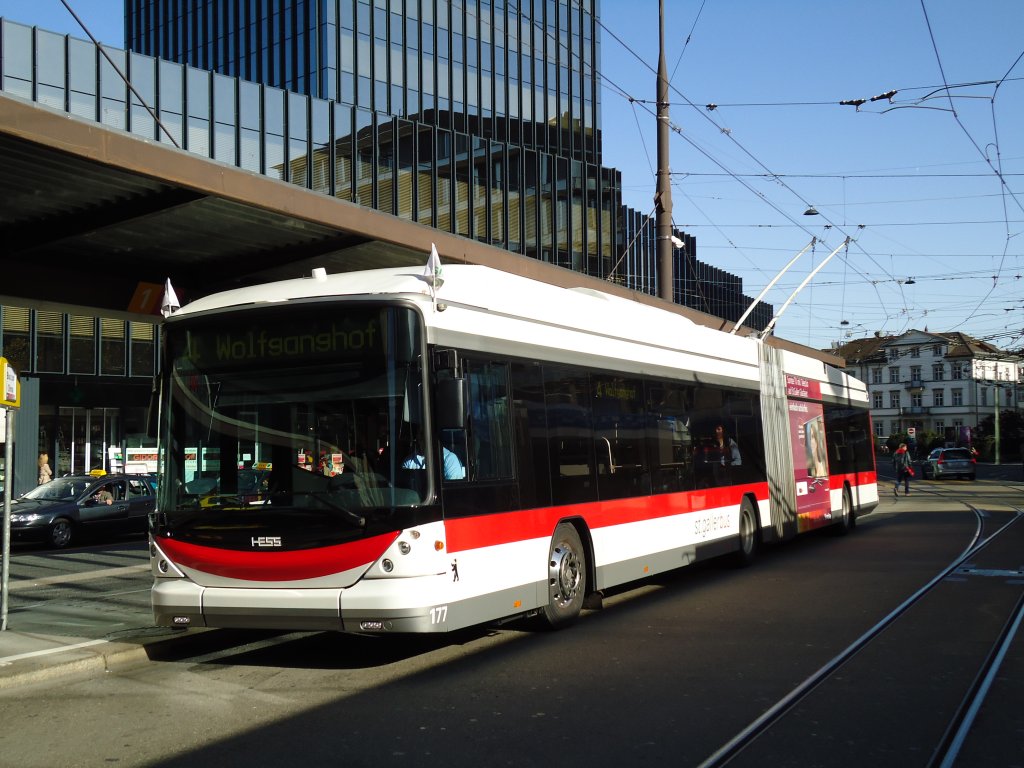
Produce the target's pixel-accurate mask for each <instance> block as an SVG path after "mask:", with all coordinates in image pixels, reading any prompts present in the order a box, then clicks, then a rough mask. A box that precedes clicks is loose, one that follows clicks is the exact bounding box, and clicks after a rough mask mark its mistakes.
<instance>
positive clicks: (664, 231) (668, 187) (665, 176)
mask: <svg viewBox="0 0 1024 768" xmlns="http://www.w3.org/2000/svg"><path fill="white" fill-rule="evenodd" d="M657 95H658V184H657V190H656V194H655V196H654V202H655V207H656V208H657V211H658V215H657V219H656V220H655V232H656V234H657V255H658V295H659V296H660V297H661V298H663V299H665V301H673V299H674V290H673V288H674V284H675V281H674V280H673V275H672V184H671V179H670V178H669V165H668V67H667V66H666V64H665V0H658V90H657Z"/></svg>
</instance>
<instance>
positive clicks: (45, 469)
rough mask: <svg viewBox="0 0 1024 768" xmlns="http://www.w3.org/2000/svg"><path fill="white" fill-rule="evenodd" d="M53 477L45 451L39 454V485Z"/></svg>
mask: <svg viewBox="0 0 1024 768" xmlns="http://www.w3.org/2000/svg"><path fill="white" fill-rule="evenodd" d="M52 477H53V470H51V469H50V457H49V455H47V454H45V453H40V454H39V485H42V484H43V483H48V482H50V479H51V478H52Z"/></svg>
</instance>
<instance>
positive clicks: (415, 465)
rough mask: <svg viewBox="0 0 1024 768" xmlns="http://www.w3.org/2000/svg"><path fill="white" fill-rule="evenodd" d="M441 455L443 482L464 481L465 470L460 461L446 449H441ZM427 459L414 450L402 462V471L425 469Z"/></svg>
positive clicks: (417, 450)
mask: <svg viewBox="0 0 1024 768" xmlns="http://www.w3.org/2000/svg"><path fill="white" fill-rule="evenodd" d="M441 451H442V455H443V456H444V479H445V480H465V479H466V468H465V467H464V466H463V465H462V461H460V460H459V457H458V456H456V455H455V454H454V453H453V452H452V451H449V450H448V449H447V448H445V447H443V446H442V448H441ZM426 468H427V458H426V457H425V456H424V455H423V453H422V452H421V451H420V450H419V448H418V447H417V448H415V449H414V450H413V452H412V453H411V454H409V456H408V458H406V460H405V461H404V462H402V469H426Z"/></svg>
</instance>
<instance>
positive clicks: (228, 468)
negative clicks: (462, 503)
mask: <svg viewBox="0 0 1024 768" xmlns="http://www.w3.org/2000/svg"><path fill="white" fill-rule="evenodd" d="M420 335H421V330H420V321H419V316H418V314H417V313H416V312H415V311H413V310H411V309H407V308H401V307H394V306H391V307H383V306H379V305H375V306H368V305H367V303H366V302H362V303H360V304H358V305H356V307H355V308H353V307H352V306H351V305H348V306H346V305H343V304H340V303H330V304H318V305H315V306H314V305H310V304H306V305H302V306H299V307H295V306H283V307H275V308H272V309H253V310H247V311H242V312H235V313H233V314H230V315H225V316H216V317H211V316H206V317H199V318H196V319H188V320H186V319H184V318H183V319H182V320H181V321H178V322H175V323H169V324H168V326H167V328H166V330H165V338H166V341H167V344H166V352H167V355H168V357H167V359H166V360H165V362H164V371H165V372H166V374H165V375H166V378H165V380H164V382H163V387H164V392H163V398H162V402H163V403H164V406H163V410H164V413H163V418H164V419H165V421H164V425H163V428H162V429H161V449H162V451H163V454H164V456H165V457H166V465H165V466H166V473H165V474H164V475H163V476H162V477H161V482H160V508H161V511H162V512H163V513H165V514H166V515H167V516H168V519H169V520H171V521H173V520H174V519H178V520H192V519H197V518H201V519H205V520H207V521H209V520H210V519H212V518H214V517H217V516H218V515H220V517H221V518H224V517H225V516H234V517H235V518H237V515H238V512H239V511H244V512H245V514H246V516H249V517H251V516H253V515H259V514H267V515H271V514H273V516H274V517H278V516H279V515H280V514H282V513H284V512H286V511H287V510H288V509H293V510H299V509H301V511H302V514H303V515H306V516H308V515H309V514H310V512H311V510H319V511H320V512H321V513H322V514H323V515H324V516H328V517H329V516H333V517H336V518H338V519H343V520H349V521H356V522H358V521H363V520H364V515H365V514H366V512H367V511H370V510H372V511H374V512H376V513H379V512H382V511H387V510H392V509H394V508H395V507H401V506H413V505H420V504H422V503H423V501H424V495H423V494H424V493H425V489H423V488H422V487H419V486H418V485H416V484H414V483H413V482H411V481H409V480H407V479H406V478H404V477H403V474H402V472H401V462H402V460H403V459H404V457H405V451H406V450H407V449H408V446H409V445H410V444H411V441H412V439H413V438H414V437H415V424H416V423H417V422H418V421H419V420H420V419H421V414H422V412H423V408H422V398H423V394H422V393H423V383H422V371H421V368H420V355H419V353H418V350H419V347H420ZM420 485H421V484H420ZM356 511H358V513H356ZM349 512H353V514H352V515H351V516H350V515H348V514H347V513H349ZM339 513H340V514H339ZM240 522H241V521H240ZM217 524H218V525H221V524H226V523H225V522H224V521H223V520H221V521H219V522H218V523H217Z"/></svg>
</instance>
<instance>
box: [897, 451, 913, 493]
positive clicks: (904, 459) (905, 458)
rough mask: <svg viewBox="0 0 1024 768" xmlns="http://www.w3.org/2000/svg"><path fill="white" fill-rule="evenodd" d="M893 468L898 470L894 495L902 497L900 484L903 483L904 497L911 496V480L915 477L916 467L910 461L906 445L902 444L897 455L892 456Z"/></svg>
mask: <svg viewBox="0 0 1024 768" xmlns="http://www.w3.org/2000/svg"><path fill="white" fill-rule="evenodd" d="M892 466H893V469H895V470H896V485H894V486H893V489H892V495H893V496H899V495H900V483H901V482H902V483H903V495H904V496H909V495H910V478H912V477H913V476H914V466H913V463H912V462H911V460H910V452H909V451H908V450H907V444H906V443H900V447H899V448H897V449H896V453H894V454H893V455H892Z"/></svg>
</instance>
